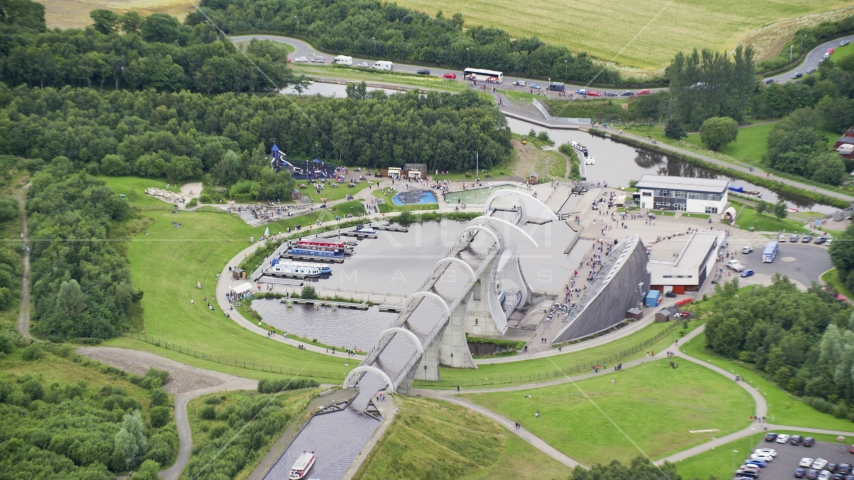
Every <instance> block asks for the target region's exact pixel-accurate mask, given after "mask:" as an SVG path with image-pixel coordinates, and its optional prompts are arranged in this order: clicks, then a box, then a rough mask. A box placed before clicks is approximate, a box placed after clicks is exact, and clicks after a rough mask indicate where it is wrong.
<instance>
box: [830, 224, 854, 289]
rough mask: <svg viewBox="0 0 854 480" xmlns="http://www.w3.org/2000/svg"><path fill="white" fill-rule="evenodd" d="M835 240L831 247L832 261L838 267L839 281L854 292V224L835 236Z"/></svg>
mask: <svg viewBox="0 0 854 480" xmlns="http://www.w3.org/2000/svg"><path fill="white" fill-rule="evenodd" d="M833 239H834V240H835V241H834V242H833V245H831V246H830V249H829V250H830V260H831V261H833V266H835V267H836V270H837V273H838V277H839V280H841V281H842V282H843V283H844V284H845V286H847V287H848V289H849V290H854V224H852V225H848V227H846V228H845V230H844V231H843V232H842V233H840V234H837V235H834V236H833Z"/></svg>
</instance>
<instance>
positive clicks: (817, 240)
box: [814, 237, 827, 245]
mask: <svg viewBox="0 0 854 480" xmlns="http://www.w3.org/2000/svg"><path fill="white" fill-rule="evenodd" d="M826 241H827V237H818V238H816V239H815V242H814V243H815V244H816V245H821V244H822V243H824V242H826Z"/></svg>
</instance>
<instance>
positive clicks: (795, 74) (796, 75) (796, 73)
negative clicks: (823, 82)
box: [792, 72, 804, 78]
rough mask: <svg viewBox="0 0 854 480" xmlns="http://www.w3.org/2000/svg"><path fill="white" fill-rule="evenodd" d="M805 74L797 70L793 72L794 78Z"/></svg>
mask: <svg viewBox="0 0 854 480" xmlns="http://www.w3.org/2000/svg"><path fill="white" fill-rule="evenodd" d="M803 76H804V74H803V73H801V72H795V73H793V74H792V78H801V77H803Z"/></svg>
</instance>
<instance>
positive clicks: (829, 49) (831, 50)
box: [827, 47, 834, 55]
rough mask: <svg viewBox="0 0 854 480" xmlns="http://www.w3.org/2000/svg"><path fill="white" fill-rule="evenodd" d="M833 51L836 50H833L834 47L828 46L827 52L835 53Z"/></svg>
mask: <svg viewBox="0 0 854 480" xmlns="http://www.w3.org/2000/svg"><path fill="white" fill-rule="evenodd" d="M833 51H834V50H833V47H830V48H828V49H827V54H828V55H833Z"/></svg>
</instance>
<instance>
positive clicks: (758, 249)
mask: <svg viewBox="0 0 854 480" xmlns="http://www.w3.org/2000/svg"><path fill="white" fill-rule="evenodd" d="M731 243H732V246H731V247H730V251H734V250H735V249H734V248H733V247H734V246H735V244H736V242H731ZM764 248H765V245H764V244H762V245H753V253H748V254H746V255H745V254H739V255H738V260H739V262H741V264H742V265H744V268H746V269H747V268H749V269H752V270H753V271H755V272H756V274H757V275H768V276H771V275H774V274H775V273H777V272H779V273H781V274H783V275H786V276H787V277H789V278H790V279H792V280H795V281H797V282H800V283H801V284H803V285H804V286H807V287H808V286H810V285H811V284H812V282H813V281H818V280H819V277H820V276H821V274H822V273H824V272H826V271H828V270H830V269H831V268H833V264H832V263H831V262H830V254H829V253H828V252H827V247H825V246H823V245H813V244H804V243H798V244H792V243H781V244H780V253H779V255H777V259H776V260H774V262H772V263H762V250H763V249H764ZM737 251H739V252H740V249H739V250H737ZM742 283H744V284H749V283H750V282H742Z"/></svg>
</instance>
